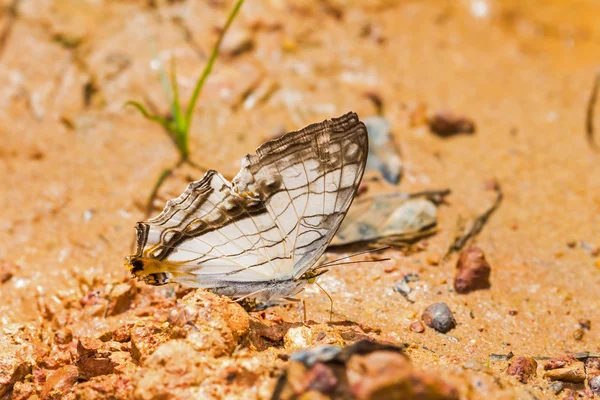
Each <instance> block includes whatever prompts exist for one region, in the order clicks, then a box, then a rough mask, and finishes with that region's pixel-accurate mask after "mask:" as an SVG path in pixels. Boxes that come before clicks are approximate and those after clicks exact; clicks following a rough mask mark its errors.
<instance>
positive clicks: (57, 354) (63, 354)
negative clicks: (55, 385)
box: [40, 345, 76, 369]
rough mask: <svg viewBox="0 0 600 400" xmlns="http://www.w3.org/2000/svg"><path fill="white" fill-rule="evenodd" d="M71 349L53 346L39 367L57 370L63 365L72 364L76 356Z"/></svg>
mask: <svg viewBox="0 0 600 400" xmlns="http://www.w3.org/2000/svg"><path fill="white" fill-rule="evenodd" d="M72 350H73V348H72V347H69V346H64V345H62V346H53V347H52V350H51V351H50V353H49V354H48V355H46V356H45V357H44V358H43V359H42V361H41V363H40V365H41V366H42V367H44V368H48V369H58V368H60V367H62V366H64V365H67V364H72V362H73V360H74V359H75V357H76V355H75V354H74V351H73V352H72Z"/></svg>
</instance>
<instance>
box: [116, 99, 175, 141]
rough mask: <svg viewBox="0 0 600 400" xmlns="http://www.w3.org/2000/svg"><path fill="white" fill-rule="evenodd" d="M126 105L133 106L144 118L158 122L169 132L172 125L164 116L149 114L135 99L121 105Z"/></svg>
mask: <svg viewBox="0 0 600 400" xmlns="http://www.w3.org/2000/svg"><path fill="white" fill-rule="evenodd" d="M127 106H133V107H135V108H136V109H137V110H138V111H139V112H140V113H141V114H142V115H143V116H144V117H145V118H146V119H149V120H151V121H154V122H157V123H159V124H160V125H162V127H163V128H165V129H166V130H167V131H168V132H169V133H171V129H172V128H173V125H172V123H171V122H169V121H168V120H167V119H166V118H163V117H161V116H160V115H152V114H150V113H149V112H148V110H146V108H145V107H144V106H143V105H142V104H141V103H139V102H137V101H133V100H129V101H127V102H126V103H125V104H124V105H123V107H127Z"/></svg>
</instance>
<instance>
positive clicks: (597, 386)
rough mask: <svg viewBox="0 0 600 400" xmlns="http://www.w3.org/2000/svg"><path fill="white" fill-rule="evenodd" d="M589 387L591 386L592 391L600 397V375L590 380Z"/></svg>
mask: <svg viewBox="0 0 600 400" xmlns="http://www.w3.org/2000/svg"><path fill="white" fill-rule="evenodd" d="M588 385H589V386H590V390H591V391H592V392H593V393H594V394H595V395H596V396H600V375H598V376H594V377H593V378H590V380H589V381H588Z"/></svg>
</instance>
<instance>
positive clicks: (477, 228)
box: [444, 184, 503, 260]
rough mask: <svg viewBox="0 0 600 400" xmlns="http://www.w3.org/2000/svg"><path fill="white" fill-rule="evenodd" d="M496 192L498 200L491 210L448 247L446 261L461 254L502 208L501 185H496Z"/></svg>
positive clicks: (476, 220)
mask: <svg viewBox="0 0 600 400" xmlns="http://www.w3.org/2000/svg"><path fill="white" fill-rule="evenodd" d="M494 190H495V191H496V200H495V201H494V204H492V206H491V207H490V208H488V209H487V210H486V211H485V212H484V213H483V214H481V215H480V216H479V217H477V218H476V219H475V221H473V223H472V224H471V226H470V227H469V229H468V230H467V232H466V233H464V234H462V235H458V236H457V237H455V238H454V242H453V243H452V244H451V245H450V247H448V250H447V251H446V254H445V255H444V260H446V259H448V257H449V256H450V254H452V253H453V252H459V251H460V250H462V248H463V247H465V245H466V244H467V242H468V241H469V240H471V239H473V238H474V237H475V236H477V235H478V234H479V233H480V232H481V230H482V229H483V227H484V225H485V224H486V222H487V221H488V219H489V218H490V216H491V215H492V214H493V213H494V211H496V209H497V208H498V207H499V206H500V203H501V202H502V198H503V194H502V189H501V188H500V185H498V184H496V186H495V188H494Z"/></svg>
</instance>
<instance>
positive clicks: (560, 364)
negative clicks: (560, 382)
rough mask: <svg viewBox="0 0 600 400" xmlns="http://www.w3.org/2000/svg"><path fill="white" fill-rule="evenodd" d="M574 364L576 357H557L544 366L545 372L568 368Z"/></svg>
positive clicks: (569, 355) (568, 355)
mask: <svg viewBox="0 0 600 400" xmlns="http://www.w3.org/2000/svg"><path fill="white" fill-rule="evenodd" d="M574 362H575V357H573V355H572V354H566V355H562V356H559V357H555V358H553V359H551V360H549V361H548V362H547V363H546V364H545V365H544V370H545V371H548V370H551V369H557V368H564V367H566V366H569V365H571V364H573V363H574Z"/></svg>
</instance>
